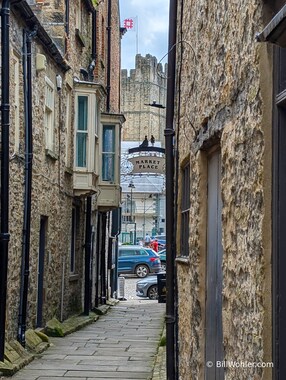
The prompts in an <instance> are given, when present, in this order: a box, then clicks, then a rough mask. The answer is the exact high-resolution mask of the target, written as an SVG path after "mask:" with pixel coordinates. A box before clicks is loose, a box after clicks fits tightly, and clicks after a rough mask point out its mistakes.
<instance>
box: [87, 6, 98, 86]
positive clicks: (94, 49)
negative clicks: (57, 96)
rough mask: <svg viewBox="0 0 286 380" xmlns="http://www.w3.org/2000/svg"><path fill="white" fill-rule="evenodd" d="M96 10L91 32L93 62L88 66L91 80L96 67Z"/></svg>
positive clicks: (93, 14) (93, 12) (93, 13)
mask: <svg viewBox="0 0 286 380" xmlns="http://www.w3.org/2000/svg"><path fill="white" fill-rule="evenodd" d="M96 19H97V16H96V10H95V9H93V11H92V31H91V62H90V64H89V66H88V72H89V77H90V80H91V81H93V80H94V69H95V65H96Z"/></svg>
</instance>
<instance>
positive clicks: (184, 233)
mask: <svg viewBox="0 0 286 380" xmlns="http://www.w3.org/2000/svg"><path fill="white" fill-rule="evenodd" d="M189 217H190V164H188V165H186V166H185V167H184V168H183V169H182V200H181V256H189Z"/></svg>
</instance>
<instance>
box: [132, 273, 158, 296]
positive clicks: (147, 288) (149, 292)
mask: <svg viewBox="0 0 286 380" xmlns="http://www.w3.org/2000/svg"><path fill="white" fill-rule="evenodd" d="M136 295H137V296H138V297H148V298H149V299H150V300H157V299H158V280H157V276H149V277H147V278H144V279H143V280H140V281H137V283H136Z"/></svg>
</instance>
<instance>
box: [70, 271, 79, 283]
mask: <svg viewBox="0 0 286 380" xmlns="http://www.w3.org/2000/svg"><path fill="white" fill-rule="evenodd" d="M78 279H79V275H78V274H73V273H71V274H70V276H69V282H73V281H78Z"/></svg>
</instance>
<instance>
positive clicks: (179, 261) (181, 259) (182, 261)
mask: <svg viewBox="0 0 286 380" xmlns="http://www.w3.org/2000/svg"><path fill="white" fill-rule="evenodd" d="M175 261H176V263H177V264H180V265H186V266H189V265H190V259H189V258H188V257H185V256H179V257H177V258H176V259H175Z"/></svg>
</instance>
